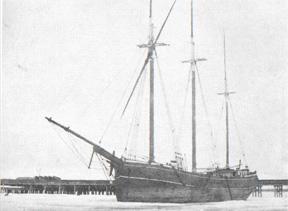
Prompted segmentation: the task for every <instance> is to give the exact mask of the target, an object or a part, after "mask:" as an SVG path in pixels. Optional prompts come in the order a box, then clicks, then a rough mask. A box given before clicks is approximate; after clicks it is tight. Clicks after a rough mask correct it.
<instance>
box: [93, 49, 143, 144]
mask: <svg viewBox="0 0 288 211" xmlns="http://www.w3.org/2000/svg"><path fill="white" fill-rule="evenodd" d="M145 53H146V51H144V52H143V56H144V54H145ZM143 56H141V57H140V59H139V61H138V63H137V67H136V68H135V70H134V73H133V75H132V77H131V78H130V80H129V81H128V83H127V86H126V87H125V90H124V92H123V94H122V95H121V97H120V100H119V101H118V103H117V106H116V109H115V110H114V112H113V113H112V116H111V118H110V119H109V122H108V124H107V126H106V128H105V129H104V131H103V133H102V135H101V137H100V139H99V144H101V143H102V140H103V138H104V136H105V134H106V133H107V131H108V129H109V128H110V126H111V123H112V121H113V119H114V117H115V115H116V113H117V110H118V108H119V106H120V104H121V102H122V100H123V98H124V96H125V94H126V93H127V90H128V87H129V85H130V83H131V81H132V79H133V78H134V75H135V74H136V72H137V70H138V66H139V64H140V62H141V59H142V57H143Z"/></svg>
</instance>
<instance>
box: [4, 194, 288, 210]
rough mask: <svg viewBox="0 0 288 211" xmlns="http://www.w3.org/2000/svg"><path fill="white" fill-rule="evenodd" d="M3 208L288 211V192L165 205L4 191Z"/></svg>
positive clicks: (106, 197)
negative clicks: (278, 195)
mask: <svg viewBox="0 0 288 211" xmlns="http://www.w3.org/2000/svg"><path fill="white" fill-rule="evenodd" d="M0 210H1V211H4V210H13V211H14V210H15V211H16V210H21V211H22V210H35V211H36V210H37V211H39V210H41V211H42V210H43V211H46V210H47V211H48V210H49V211H54V210H57V211H58V210H60V211H62V210H85V211H86V210H184V211H185V210H187V211H188V210H193V211H194V210H196V211H198V210H199V211H200V210H201V211H207V210H208V211H212V210H213V211H214V210H216V211H220V210H285V211H287V210H288V194H287V192H286V193H284V195H283V197H282V198H274V197H273V193H263V197H262V198H256V197H250V198H249V199H248V200H247V201H227V202H213V203H191V204H162V203H127V202H117V200H116V198H115V196H102V195H80V196H77V195H58V194H54V195H49V194H9V195H8V196H5V195H4V194H0Z"/></svg>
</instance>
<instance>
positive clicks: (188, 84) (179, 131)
mask: <svg viewBox="0 0 288 211" xmlns="http://www.w3.org/2000/svg"><path fill="white" fill-rule="evenodd" d="M190 82H191V71H189V72H188V80H187V85H186V88H185V96H184V102H183V107H182V109H181V110H182V114H181V115H180V120H179V129H178V132H177V135H176V137H177V139H178V140H180V134H181V133H182V129H183V124H182V122H183V121H184V117H185V115H184V114H185V108H186V103H187V97H188V92H189V87H190Z"/></svg>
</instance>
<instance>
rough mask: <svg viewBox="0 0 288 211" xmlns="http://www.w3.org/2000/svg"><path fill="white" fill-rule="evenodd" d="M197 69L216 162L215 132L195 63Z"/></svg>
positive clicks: (196, 67)
mask: <svg viewBox="0 0 288 211" xmlns="http://www.w3.org/2000/svg"><path fill="white" fill-rule="evenodd" d="M195 69H196V72H197V78H198V82H199V88H200V94H201V99H202V104H203V107H204V112H205V115H206V118H207V122H208V127H209V129H210V137H211V142H212V145H213V150H212V154H213V160H214V162H215V158H216V144H215V139H214V132H213V128H212V124H211V121H210V118H209V113H208V109H207V104H206V100H205V96H204V91H203V87H202V82H201V79H200V73H199V70H198V66H197V64H196V63H195Z"/></svg>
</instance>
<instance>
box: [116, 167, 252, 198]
mask: <svg viewBox="0 0 288 211" xmlns="http://www.w3.org/2000/svg"><path fill="white" fill-rule="evenodd" d="M256 184H257V176H256V175H253V176H250V177H240V176H235V177H233V178H224V177H219V176H212V174H201V173H191V172H184V171H179V170H176V169H172V168H169V167H164V166H159V165H149V164H142V163H133V164H132V163H124V165H123V166H122V167H121V168H119V169H117V170H116V177H115V193H116V197H117V200H118V201H123V202H172V203H187V202H215V201H227V200H246V199H247V198H248V197H249V195H250V194H251V192H252V191H253V190H254V189H255V187H256Z"/></svg>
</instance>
